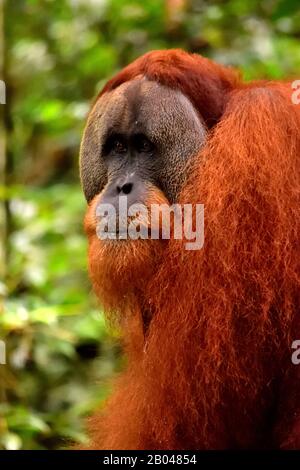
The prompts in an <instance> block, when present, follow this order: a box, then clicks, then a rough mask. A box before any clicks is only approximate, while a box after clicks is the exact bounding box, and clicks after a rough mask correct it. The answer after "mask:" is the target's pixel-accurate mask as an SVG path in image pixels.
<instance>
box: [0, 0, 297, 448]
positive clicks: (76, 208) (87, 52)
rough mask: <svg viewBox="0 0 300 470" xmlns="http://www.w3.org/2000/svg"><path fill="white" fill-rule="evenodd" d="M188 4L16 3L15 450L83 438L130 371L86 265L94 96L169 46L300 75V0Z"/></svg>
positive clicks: (2, 413) (9, 113)
mask: <svg viewBox="0 0 300 470" xmlns="http://www.w3.org/2000/svg"><path fill="white" fill-rule="evenodd" d="M179 3H180V2H174V1H172V0H144V1H143V2H139V1H129V0H9V1H7V2H6V10H5V39H6V53H5V61H4V74H5V77H4V78H5V81H6V85H7V94H8V96H7V105H6V108H5V109H6V118H5V121H6V122H5V125H6V130H7V165H6V185H5V186H1V187H0V198H1V200H2V203H3V207H4V206H5V208H6V213H7V226H8V235H9V241H8V243H7V247H6V250H7V269H6V270H7V275H6V278H5V279H4V280H3V281H1V282H0V295H2V296H3V299H4V308H3V312H2V314H1V316H0V338H1V339H5V341H6V344H7V358H8V364H7V365H6V366H3V365H0V447H2V448H7V449H12V448H27V449H28V448H30V449H39V448H57V447H64V446H66V445H68V442H69V441H70V440H71V441H76V442H83V441H84V438H85V433H84V428H83V423H84V420H83V417H84V416H86V415H87V414H89V413H90V412H91V411H92V410H93V409H94V408H95V407H96V406H98V405H99V404H101V403H102V402H103V399H104V398H105V397H106V395H107V391H108V387H109V381H108V379H109V378H110V377H111V376H112V375H113V374H114V373H115V372H116V371H118V370H119V369H120V368H121V361H122V359H121V357H120V353H119V346H118V342H117V340H116V338H115V339H114V338H113V337H112V335H111V332H108V330H107V326H106V325H105V322H104V317H103V313H102V312H101V309H100V308H99V306H98V304H97V302H96V300H95V299H94V297H93V295H92V293H91V288H90V284H89V281H88V275H87V269H86V240H85V237H84V235H83V229H82V220H83V214H84V211H85V202H84V199H83V196H82V194H81V190H80V188H79V183H78V179H79V178H78V164H77V160H78V150H79V143H80V137H81V133H82V129H83V125H84V120H85V116H86V114H87V112H88V109H89V104H90V102H91V99H92V97H93V96H95V95H96V94H97V93H98V91H99V90H100V89H101V87H102V85H103V84H104V83H105V81H106V80H107V78H109V77H110V76H111V75H112V74H113V73H115V72H116V71H117V70H118V69H119V68H121V67H123V66H124V65H125V64H127V63H128V62H130V61H131V60H133V59H134V58H136V57H137V56H139V55H140V54H142V53H144V52H146V51H148V50H151V49H158V48H168V47H182V48H184V49H187V50H189V51H192V52H199V53H201V54H203V55H206V56H208V57H211V58H213V59H215V60H217V61H220V62H222V63H225V64H228V65H233V66H238V67H240V68H241V69H242V70H243V73H244V76H245V77H246V79H252V78H258V77H259V78H263V77H267V78H270V79H273V78H275V79H277V78H282V77H285V76H291V77H294V76H295V77H296V73H297V72H298V71H299V69H300V48H299V33H300V10H299V2H298V0H264V1H259V0H254V1H250V0H228V1H222V0H216V1H206V0H182V2H181V3H182V6H180V5H179ZM176 5H177V6H176ZM178 5H179V6H178ZM0 49H1V48H0ZM0 78H2V77H0ZM298 78H299V77H298Z"/></svg>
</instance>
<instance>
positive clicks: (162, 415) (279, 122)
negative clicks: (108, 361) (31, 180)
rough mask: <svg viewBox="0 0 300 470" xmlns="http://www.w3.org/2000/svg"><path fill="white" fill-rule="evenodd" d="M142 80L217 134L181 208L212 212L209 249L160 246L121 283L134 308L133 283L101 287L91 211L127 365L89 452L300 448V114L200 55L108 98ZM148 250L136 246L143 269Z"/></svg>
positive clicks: (134, 69)
mask: <svg viewBox="0 0 300 470" xmlns="http://www.w3.org/2000/svg"><path fill="white" fill-rule="evenodd" d="M140 74H142V75H146V76H147V77H148V78H150V79H153V80H157V81H159V82H160V83H164V84H166V85H168V86H170V87H174V88H177V89H180V90H181V91H182V92H183V93H184V94H185V95H186V96H188V98H189V99H190V100H191V101H192V102H193V104H194V106H195V107H196V109H197V110H198V111H199V113H200V114H201V115H202V116H203V118H204V120H205V122H206V124H207V127H208V128H211V130H210V131H209V137H208V141H207V143H206V145H205V147H204V149H203V151H202V152H201V154H200V155H199V157H198V158H197V159H196V160H195V164H194V167H193V169H192V171H191V174H190V178H189V181H188V183H187V184H186V186H185V187H184V189H183V191H182V193H181V195H180V200H179V202H181V203H192V204H196V203H202V204H204V207H205V243H204V247H203V249H201V250H198V251H197V250H195V251H187V250H186V249H185V241H184V240H181V241H179V240H170V241H169V242H168V243H167V244H164V245H163V247H162V245H161V244H160V242H157V241H156V242H155V243H156V245H153V242H151V243H152V244H151V247H150V248H149V250H150V249H151V250H157V251H156V257H155V258H153V259H154V261H153V262H152V263H149V265H147V266H148V267H149V266H150V268H149V269H148V268H147V269H148V271H147V275H144V276H143V283H141V280H140V279H141V269H142V268H141V269H139V268H138V267H137V269H136V270H132V269H128V274H126V272H122V276H125V278H126V276H127V281H128V279H129V280H130V283H129V284H130V286H131V287H132V289H131V291H130V295H129V294H128V296H127V297H126V301H125V300H124V299H125V294H124V292H123V291H122V296H121V297H120V289H121V290H122V287H120V286H123V285H124V283H122V282H121V284H120V285H119V286H118V284H117V283H115V284H113V285H112V284H111V283H109V281H108V280H107V277H106V276H102V275H101V272H102V273H103V269H104V270H105V269H106V268H103V266H102V265H101V263H99V247H98V245H97V243H99V241H97V240H96V238H95V232H94V230H93V227H94V226H93V224H92V225H91V220H92V219H93V209H92V204H91V205H90V207H89V209H88V213H87V217H86V227H88V229H87V233H88V237H89V242H90V251H89V260H90V272H91V277H92V280H93V284H94V287H95V289H96V292H98V294H99V296H100V299H102V300H103V299H104V301H105V305H106V306H107V308H108V309H109V308H110V304H111V306H112V309H116V308H117V309H119V310H122V301H123V310H124V311H123V312H122V311H121V314H120V316H122V314H123V315H124V316H123V318H126V320H125V321H123V322H122V325H121V328H122V332H123V336H124V341H125V344H126V348H127V349H126V352H127V356H128V366H127V369H126V371H125V372H124V373H123V374H122V375H121V377H120V378H119V379H118V383H117V384H116V388H115V392H114V394H113V396H112V397H111V398H110V399H109V401H108V403H107V404H106V407H105V408H104V410H101V411H100V412H99V413H97V414H96V415H95V416H94V417H93V418H92V419H91V421H90V428H91V435H92V442H91V448H110V449H145V448H146V449H187V448H190V449H208V448H215V449H219V448H253V447H280V446H281V447H289V448H292V447H297V446H299V447H300V426H299V422H298V421H297V420H296V414H295V410H296V409H297V408H296V400H295V399H294V400H289V399H288V397H287V396H286V395H287V392H286V391H285V384H287V383H292V384H293V383H294V382H293V381H294V376H296V375H297V374H299V376H300V372H299V373H298V372H296V371H295V366H293V365H292V363H291V360H290V356H291V342H292V341H293V340H294V339H297V334H298V335H299V334H300V322H299V320H300V318H299V306H300V305H299V292H300V289H299V287H300V247H299V233H300V217H299V208H300V110H299V107H298V108H297V106H295V105H294V104H293V103H292V101H291V93H292V89H291V87H290V84H288V83H286V84H283V83H273V82H257V83H252V84H250V85H246V84H243V83H242V82H241V80H240V78H239V75H238V74H237V73H236V72H234V71H232V70H231V69H227V68H224V67H221V66H219V65H217V64H214V63H213V62H211V61H209V60H207V59H204V58H202V57H200V56H195V55H189V54H186V53H184V52H182V51H162V52H152V53H149V54H147V55H145V56H143V57H142V58H140V59H138V60H137V61H136V62H135V63H133V64H131V65H130V66H128V67H126V68H125V69H124V70H123V71H122V72H120V74H119V75H117V76H116V77H115V78H114V79H112V80H111V81H110V82H108V84H107V85H106V87H105V88H104V90H103V92H102V93H105V92H107V91H109V90H111V89H113V88H115V87H117V86H118V85H120V84H121V83H123V82H124V81H127V80H130V79H132V78H134V77H135V76H137V75H140ZM156 247H157V248H156ZM143 250H145V248H144V247H143V246H142V245H141V246H140V248H139V245H136V252H135V255H134V256H135V261H134V266H142V265H143V260H144V258H145V257H147V256H149V252H148V251H147V252H145V251H143ZM147 250H148V248H147ZM128 253H129V252H127V254H128ZM131 253H132V252H131ZM128 256H129V254H128ZM123 261H124V260H123V258H122V256H121V257H119V259H118V263H119V264H120V265H122V263H123ZM103 263H104V265H105V266H109V265H110V263H112V264H113V263H115V261H113V260H112V259H109V257H108V258H106V259H105V260H103ZM140 263H141V264H140ZM124 265H126V266H127V267H128V260H126V262H125V261H124ZM120 269H121V268H120ZM101 270H102V271H101ZM121 271H122V270H121ZM105 272H106V271H105ZM122 279H123V277H122ZM116 299H118V302H117V307H116ZM145 306H146V308H147V310H148V311H149V312H150V314H151V321H150V324H149V327H148V330H147V332H146V335H144V331H143V326H142V321H141V312H142V311H143V309H144V308H145ZM299 390H300V386H298V391H299Z"/></svg>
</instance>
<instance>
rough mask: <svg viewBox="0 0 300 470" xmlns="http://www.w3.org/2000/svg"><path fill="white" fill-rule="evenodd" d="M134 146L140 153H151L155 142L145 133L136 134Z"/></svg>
mask: <svg viewBox="0 0 300 470" xmlns="http://www.w3.org/2000/svg"><path fill="white" fill-rule="evenodd" d="M134 146H135V148H136V149H137V151H138V152H139V153H150V152H152V151H153V144H152V142H150V140H149V139H148V138H147V137H146V136H145V135H144V134H137V135H135V136H134Z"/></svg>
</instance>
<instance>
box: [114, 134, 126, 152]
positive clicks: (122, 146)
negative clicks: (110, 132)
mask: <svg viewBox="0 0 300 470" xmlns="http://www.w3.org/2000/svg"><path fill="white" fill-rule="evenodd" d="M111 148H112V150H113V152H114V153H117V154H119V153H126V152H127V145H126V142H124V140H123V139H122V138H121V137H114V138H113V141H112V146H111Z"/></svg>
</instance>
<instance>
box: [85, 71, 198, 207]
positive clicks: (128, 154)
mask: <svg viewBox="0 0 300 470" xmlns="http://www.w3.org/2000/svg"><path fill="white" fill-rule="evenodd" d="M205 137H206V128H205V125H204V124H203V122H202V120H201V117H200V116H199V115H198V114H197V112H196V111H195V109H194V107H193V106H192V104H191V103H190V101H189V100H188V99H187V98H186V97H185V96H184V95H183V94H182V93H180V92H178V91H175V90H172V89H170V88H167V87H165V86H162V85H159V84H158V83H156V82H152V81H148V80H147V79H145V78H137V79H135V80H132V81H130V82H126V83H124V84H122V85H121V86H119V87H118V88H117V89H115V90H113V91H111V92H109V93H105V94H104V95H103V96H102V97H101V98H100V99H99V100H98V101H97V103H96V104H95V106H94V108H93V110H92V111H91V113H90V115H89V119H88V122H87V126H86V129H85V132H84V136H83V139H82V144H81V157H80V167H81V180H82V185H83V190H84V193H85V196H86V199H87V200H88V201H90V200H92V199H93V198H94V196H96V195H97V194H100V193H101V196H100V202H101V203H111V204H113V205H115V206H117V203H118V199H119V196H120V195H126V196H127V198H128V205H131V204H133V203H136V202H138V203H139V202H141V203H142V202H144V201H145V200H146V198H147V192H148V189H149V186H151V187H153V186H154V187H156V188H158V189H160V190H161V191H162V192H163V193H164V195H165V197H166V199H167V200H168V201H169V203H170V204H172V203H174V202H176V200H177V198H178V195H179V193H180V190H181V189H182V186H183V184H184V183H185V181H186V178H187V176H188V169H189V164H190V162H191V161H192V157H193V156H195V155H197V153H198V152H199V150H200V149H201V147H202V146H203V144H204V142H205Z"/></svg>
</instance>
